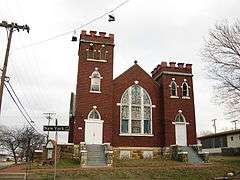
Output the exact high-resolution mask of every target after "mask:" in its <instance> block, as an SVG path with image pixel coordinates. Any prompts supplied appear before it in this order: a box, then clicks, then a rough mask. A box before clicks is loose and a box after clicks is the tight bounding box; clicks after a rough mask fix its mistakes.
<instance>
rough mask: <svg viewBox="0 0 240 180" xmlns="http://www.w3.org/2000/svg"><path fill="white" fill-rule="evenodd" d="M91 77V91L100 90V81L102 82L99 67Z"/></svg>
mask: <svg viewBox="0 0 240 180" xmlns="http://www.w3.org/2000/svg"><path fill="white" fill-rule="evenodd" d="M89 78H90V79H91V87H90V92H100V83H101V79H102V77H101V75H100V73H99V72H98V68H95V71H93V73H92V75H91V76H89Z"/></svg>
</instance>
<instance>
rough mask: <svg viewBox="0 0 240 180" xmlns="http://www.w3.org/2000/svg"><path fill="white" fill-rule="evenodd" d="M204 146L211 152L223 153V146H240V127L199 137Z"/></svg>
mask: <svg viewBox="0 0 240 180" xmlns="http://www.w3.org/2000/svg"><path fill="white" fill-rule="evenodd" d="M198 140H200V142H201V144H202V148H203V149H204V150H205V151H209V152H210V153H221V152H222V148H240V129H237V130H231V131H224V132H219V133H216V134H209V135H205V136H201V137H198Z"/></svg>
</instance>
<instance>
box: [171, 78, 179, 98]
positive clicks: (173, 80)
mask: <svg viewBox="0 0 240 180" xmlns="http://www.w3.org/2000/svg"><path fill="white" fill-rule="evenodd" d="M173 83H174V84H175V85H176V91H175V92H176V96H173V95H172V84H173ZM169 87H170V98H179V97H178V87H179V86H178V85H177V83H176V81H175V78H172V81H171V82H170V85H169Z"/></svg>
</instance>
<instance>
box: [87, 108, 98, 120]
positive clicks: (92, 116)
mask: <svg viewBox="0 0 240 180" xmlns="http://www.w3.org/2000/svg"><path fill="white" fill-rule="evenodd" d="M88 120H101V115H100V113H99V112H98V111H97V110H96V108H93V109H92V110H91V111H90V112H89V114H88Z"/></svg>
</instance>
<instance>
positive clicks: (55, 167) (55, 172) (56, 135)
mask: <svg viewBox="0 0 240 180" xmlns="http://www.w3.org/2000/svg"><path fill="white" fill-rule="evenodd" d="M55 125H56V127H57V125H58V120H57V118H56V119H55ZM57 132H58V131H56V132H55V143H56V145H55V153H54V156H55V157H54V161H55V162H54V180H56V175H57V141H58V134H57Z"/></svg>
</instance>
